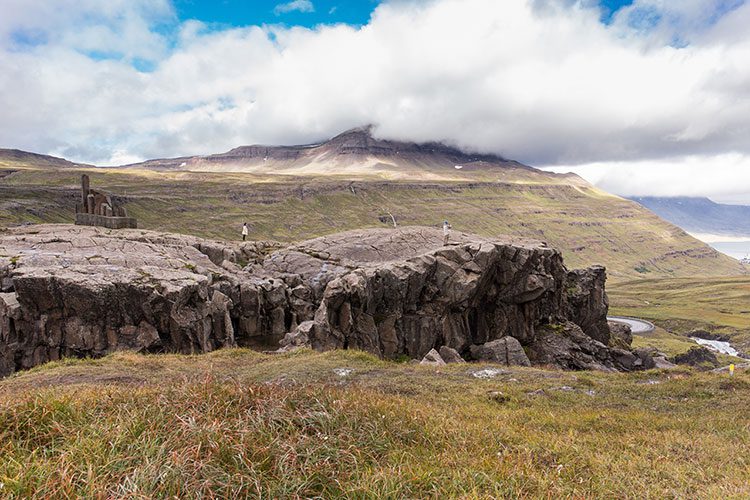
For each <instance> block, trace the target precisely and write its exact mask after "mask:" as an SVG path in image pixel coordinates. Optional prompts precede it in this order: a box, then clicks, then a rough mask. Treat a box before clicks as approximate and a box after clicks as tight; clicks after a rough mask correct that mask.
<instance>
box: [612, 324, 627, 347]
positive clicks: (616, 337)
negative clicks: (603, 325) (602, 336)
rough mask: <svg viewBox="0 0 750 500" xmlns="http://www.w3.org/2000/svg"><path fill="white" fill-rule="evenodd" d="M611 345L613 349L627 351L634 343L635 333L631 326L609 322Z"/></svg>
mask: <svg viewBox="0 0 750 500" xmlns="http://www.w3.org/2000/svg"><path fill="white" fill-rule="evenodd" d="M609 337H610V338H609V344H610V345H611V346H613V347H619V348H621V349H627V348H629V347H630V345H631V344H632V343H633V331H632V330H631V328H630V325H628V324H625V323H620V322H619V321H610V322H609Z"/></svg>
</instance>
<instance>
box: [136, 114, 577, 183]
mask: <svg viewBox="0 0 750 500" xmlns="http://www.w3.org/2000/svg"><path fill="white" fill-rule="evenodd" d="M124 167H127V168H145V169H152V170H187V171H194V172H246V173H262V174H285V175H337V176H350V177H351V176H356V177H363V176H364V177H370V176H380V177H386V178H395V179H405V178H411V179H414V178H417V179H431V180H437V179H444V178H454V177H456V175H457V174H458V173H462V172H472V171H473V172H483V173H488V172H491V173H502V172H503V170H508V169H512V170H514V175H516V176H537V177H540V176H542V174H541V173H540V172H539V171H538V170H535V169H533V168H531V167H528V166H526V165H523V164H521V163H519V162H516V161H511V160H508V159H506V158H503V157H501V156H497V155H488V154H472V153H466V152H463V151H461V150H459V149H457V148H455V147H452V146H448V145H446V144H443V143H439V142H430V143H422V144H418V143H413V142H401V141H393V140H386V139H378V138H376V137H375V136H374V135H373V129H372V127H362V128H356V129H352V130H349V131H347V132H344V133H342V134H340V135H337V136H336V137H334V138H332V139H330V140H328V141H325V142H321V143H318V144H307V145H301V146H263V145H255V146H241V147H237V148H234V149H232V150H231V151H228V152H226V153H221V154H213V155H206V156H185V157H180V158H171V159H157V160H149V161H146V162H143V163H136V164H132V165H125V166H124ZM544 176H545V177H550V178H551V176H549V175H544ZM562 177H565V178H569V179H573V178H574V177H573V176H562Z"/></svg>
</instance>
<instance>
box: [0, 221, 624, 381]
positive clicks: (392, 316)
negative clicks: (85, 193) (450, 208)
mask: <svg viewBox="0 0 750 500" xmlns="http://www.w3.org/2000/svg"><path fill="white" fill-rule="evenodd" d="M240 266H245V267H244V269H243V268H241V267H240ZM604 280H605V275H604V270H603V269H602V268H593V269H590V270H583V271H574V272H568V271H567V269H565V267H564V265H563V261H562V257H561V256H560V254H559V253H558V252H557V251H555V250H553V249H550V248H546V247H545V246H544V245H542V244H539V243H535V242H531V241H510V240H507V241H503V240H499V241H494V240H493V241H490V240H487V239H483V238H479V237H475V236H469V235H461V234H455V235H454V236H453V237H452V241H451V244H450V245H449V246H445V247H444V246H443V245H442V234H441V232H440V231H438V230H434V229H429V228H403V229H398V230H367V231H354V232H348V233H341V234H337V235H333V236H329V237H324V238H319V239H315V240H311V241H309V242H305V243H302V244H299V245H295V246H292V247H288V248H279V247H278V246H277V245H274V244H272V243H257V242H252V243H244V244H227V243H220V242H212V241H206V240H200V239H198V238H193V237H186V236H180V235H168V234H160V233H153V232H149V231H141V230H122V231H109V230H105V229H100V228H93V227H80V226H79V227H76V226H65V225H59V226H57V225H56V226H32V227H29V228H23V229H15V230H11V231H7V232H5V233H2V234H1V235H0V283H1V285H2V293H0V375H7V374H9V373H12V372H13V371H15V370H18V369H24V368H30V367H32V366H35V365H37V364H40V363H43V362H46V361H49V360H55V359H59V358H60V357H63V356H100V355H104V354H106V353H108V352H112V351H115V350H118V349H132V350H136V351H149V352H162V351H163V352H180V353H196V352H207V351H211V350H214V349H217V348H221V347H225V346H235V345H240V346H255V347H261V346H262V347H265V348H277V347H279V341H281V344H282V345H283V347H284V348H286V349H289V348H292V347H294V346H298V345H309V346H311V347H313V348H316V349H361V350H364V351H368V352H371V353H373V354H376V355H378V356H381V357H384V358H395V357H398V356H401V355H408V356H410V357H412V358H421V357H422V356H424V355H425V354H426V353H427V352H429V351H430V350H431V349H433V348H434V349H438V348H440V347H443V346H446V347H449V348H452V349H455V350H456V351H457V352H459V353H460V354H461V355H463V356H464V357H466V358H468V359H471V358H472V352H474V353H477V352H484V351H488V349H481V348H479V347H481V346H482V345H484V344H486V343H488V342H491V341H494V340H497V339H501V338H506V337H513V338H514V339H517V340H518V341H519V342H520V344H521V345H522V346H523V347H524V349H525V350H526V351H527V352H528V353H529V354H530V356H529V357H530V358H531V361H532V362H534V361H536V362H539V363H545V364H557V365H559V366H564V367H566V368H587V367H593V368H607V369H627V368H629V366H628V365H627V364H624V363H622V362H621V361H620V360H619V359H620V358H621V357H622V356H623V355H624V354H626V353H627V351H622V352H620V351H617V352H615V351H614V350H612V349H610V348H609V347H607V343H608V341H609V329H608V327H607V323H606V313H607V302H606V295H605V293H604ZM563 324H570V325H574V326H575V327H576V328H577V329H578V330H576V331H575V335H567V336H565V339H566V340H565V342H558V344H559V346H563V347H560V348H563V349H566V350H567V351H576V348H577V347H576V346H579V345H580V344H582V343H585V344H586V348H587V349H589V351H590V350H592V349H593V350H595V351H596V361H595V362H592V363H588V364H587V363H585V362H582V363H578V364H577V363H573V362H570V360H569V358H568V357H565V356H558V357H555V356H553V355H551V354H550V353H549V352H548V351H549V350H548V349H547V350H545V349H542V348H541V344H540V340H541V339H542V338H543V336H542V335H540V332H547V333H548V332H549V331H550V328H552V330H551V331H554V328H553V327H552V326H550V325H563ZM548 327H549V328H548ZM545 328H546V329H545ZM562 330H563V331H570V328H567V329H562ZM563 333H564V332H563ZM561 335H562V334H561ZM581 335H583V337H580V336H581ZM545 345H547V344H545ZM559 346H558V347H559ZM592 346H593V347H592ZM535 355H536V358H537V359H535V357H534V356H535ZM566 355H570V356H573V357H574V358H575V357H576V355H577V353H576V352H573V354H570V352H567V353H566ZM555 360H561V361H559V362H556V361H555ZM631 361H632V360H631Z"/></svg>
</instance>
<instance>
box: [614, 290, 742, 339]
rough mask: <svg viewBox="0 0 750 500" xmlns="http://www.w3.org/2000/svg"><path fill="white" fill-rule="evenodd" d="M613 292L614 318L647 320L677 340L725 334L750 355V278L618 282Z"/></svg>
mask: <svg viewBox="0 0 750 500" xmlns="http://www.w3.org/2000/svg"><path fill="white" fill-rule="evenodd" d="M607 292H608V294H609V298H610V313H612V314H618V315H623V316H636V317H641V318H646V319H649V320H651V321H653V322H654V323H655V324H656V325H658V326H660V327H662V328H663V329H665V330H667V331H669V332H672V333H676V334H683V335H684V334H686V333H688V332H690V331H691V330H695V329H699V328H700V329H705V330H708V331H712V332H715V333H720V334H724V335H727V336H729V337H731V339H732V342H733V343H734V344H736V346H738V347H740V348H741V349H742V350H745V351H750V278H747V277H743V276H733V277H726V278H681V279H653V280H652V279H648V280H637V281H627V282H616V283H612V284H610V285H609V286H608V287H607Z"/></svg>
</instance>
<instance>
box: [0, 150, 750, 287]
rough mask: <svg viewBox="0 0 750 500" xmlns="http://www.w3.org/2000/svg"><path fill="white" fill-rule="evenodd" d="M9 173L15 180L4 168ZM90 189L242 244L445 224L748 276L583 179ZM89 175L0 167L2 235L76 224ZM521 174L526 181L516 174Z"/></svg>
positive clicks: (620, 266)
mask: <svg viewBox="0 0 750 500" xmlns="http://www.w3.org/2000/svg"><path fill="white" fill-rule="evenodd" d="M3 169H4V170H3ZM83 171H86V172H87V173H88V174H89V175H90V176H91V185H92V187H95V188H96V189H101V190H104V191H106V192H109V193H114V194H117V195H120V196H122V197H123V198H124V204H125V206H126V208H127V210H128V212H129V214H130V215H132V216H135V217H137V218H138V222H139V226H140V227H142V228H144V229H153V230H162V231H170V232H178V233H187V234H195V235H197V236H203V237H209V238H218V239H228V240H232V239H238V238H239V234H240V228H241V227H242V223H243V222H248V223H249V225H250V236H249V238H250V239H264V240H265V239H273V240H278V241H282V242H294V241H302V240H306V239H310V238H314V237H317V236H322V235H325V234H330V233H335V232H340V231H344V230H349V229H356V228H367V227H385V226H388V225H390V224H392V219H391V216H393V217H394V218H395V219H396V221H397V222H398V224H400V225H427V226H438V225H439V224H441V223H442V221H443V220H445V219H448V220H449V221H450V222H451V224H452V225H453V228H454V230H456V231H461V232H466V233H474V234H479V235H481V236H488V237H493V236H498V235H511V236H518V237H523V238H534V239H538V240H542V241H545V242H547V243H549V244H550V245H551V246H553V247H555V248H558V249H560V250H561V251H562V252H563V254H564V257H565V260H566V263H567V265H568V266H569V267H571V268H574V267H583V266H589V265H592V264H603V265H606V266H607V268H608V270H609V272H610V275H611V276H612V277H614V278H616V279H634V278H640V277H646V278H655V277H680V276H725V275H736V274H740V273H743V272H745V269H744V268H743V267H742V266H741V265H740V264H739V263H738V262H737V261H736V260H734V259H731V258H730V257H727V256H725V255H723V254H720V253H718V252H716V251H714V250H713V249H711V248H710V247H708V246H707V245H705V244H703V243H701V242H700V241H698V240H696V239H694V238H692V237H691V236H689V235H688V234H687V233H685V232H684V231H682V230H681V229H679V228H677V227H675V226H673V225H671V224H669V223H667V222H665V221H663V220H661V219H659V218H658V217H656V216H655V215H654V214H652V213H651V212H649V211H648V210H646V209H645V208H643V207H641V206H640V205H638V204H636V203H633V202H631V201H628V200H624V199H622V198H619V197H617V196H613V195H610V194H608V193H605V192H603V191H600V190H598V189H596V188H594V187H591V186H589V185H587V184H586V183H585V182H583V181H581V180H580V179H577V180H576V179H571V178H569V177H566V176H554V175H552V174H546V173H542V172H538V173H529V172H527V171H525V170H523V171H521V173H519V174H517V175H516V174H512V175H511V174H508V173H507V172H504V171H502V173H499V174H496V175H495V176H494V177H493V175H490V174H489V173H471V172H470V173H466V174H462V175H463V177H456V178H452V179H449V180H439V181H433V180H430V181H419V180H418V179H415V180H387V179H383V178H375V177H373V178H362V179H357V180H352V179H347V178H344V177H341V178H338V177H336V176H335V175H329V176H327V177H325V178H322V177H314V176H307V177H293V176H289V175H287V176H284V175H276V176H269V175H257V174H243V173H232V172H229V173H228V172H221V173H211V172H154V171H150V170H139V169H131V170H120V169H117V170H113V169H88V170H83ZM81 172H82V170H77V169H64V168H56V169H53V168H52V169H51V168H41V167H29V166H25V165H21V166H18V165H15V166H13V165H11V164H9V163H8V162H6V163H5V164H4V165H3V164H2V163H0V193H2V199H1V201H0V226H4V225H11V224H20V223H40V222H53V223H54V222H65V223H69V222H71V220H72V219H73V208H74V207H75V203H76V200H77V199H78V197H79V194H78V193H79V190H78V186H79V182H80V174H81ZM510 172H515V171H514V170H511V171H510Z"/></svg>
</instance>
